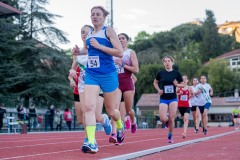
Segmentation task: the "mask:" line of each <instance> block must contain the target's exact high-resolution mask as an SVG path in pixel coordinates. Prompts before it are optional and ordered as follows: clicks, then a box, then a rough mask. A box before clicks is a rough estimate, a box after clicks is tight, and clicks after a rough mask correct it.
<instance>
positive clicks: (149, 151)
mask: <svg viewBox="0 0 240 160" xmlns="http://www.w3.org/2000/svg"><path fill="white" fill-rule="evenodd" d="M236 132H238V131H231V132H227V133H222V134H217V135H214V136H209V137H204V138H199V139H194V140H189V141H185V142H180V143H176V144H171V145H166V146H162V147H157V148H151V149H147V150H143V151H138V152H133V153H128V154H124V155H119V156H114V157H109V158H103V159H101V160H124V159H132V158H138V157H142V156H146V155H149V154H154V153H158V152H162V151H166V150H169V149H174V148H178V147H181V146H185V145H190V144H193V143H197V142H203V141H207V140H210V139H214V138H218V137H222V136H226V135H229V134H233V133H236Z"/></svg>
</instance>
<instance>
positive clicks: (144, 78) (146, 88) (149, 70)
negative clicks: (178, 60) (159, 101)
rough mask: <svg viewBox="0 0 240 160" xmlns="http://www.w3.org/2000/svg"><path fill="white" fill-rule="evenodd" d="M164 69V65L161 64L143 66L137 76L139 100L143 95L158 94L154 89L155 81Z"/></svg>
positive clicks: (137, 96)
mask: <svg viewBox="0 0 240 160" xmlns="http://www.w3.org/2000/svg"><path fill="white" fill-rule="evenodd" d="M162 69H164V67H163V65H159V64H148V65H141V67H140V71H139V73H138V74H137V79H138V80H137V83H136V97H135V98H136V99H139V98H140V96H141V95H142V93H156V90H155V89H154V87H153V80H154V79H155V77H156V75H157V73H158V72H159V71H160V70H162ZM135 102H137V101H135Z"/></svg>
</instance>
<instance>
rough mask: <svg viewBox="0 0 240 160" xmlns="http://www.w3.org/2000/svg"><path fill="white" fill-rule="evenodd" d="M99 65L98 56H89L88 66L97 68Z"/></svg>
mask: <svg viewBox="0 0 240 160" xmlns="http://www.w3.org/2000/svg"><path fill="white" fill-rule="evenodd" d="M99 67H100V61H99V56H89V57H88V68H99Z"/></svg>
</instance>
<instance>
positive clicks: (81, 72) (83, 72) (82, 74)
mask: <svg viewBox="0 0 240 160" xmlns="http://www.w3.org/2000/svg"><path fill="white" fill-rule="evenodd" d="M80 77H81V78H82V80H83V81H84V77H85V70H81V71H80Z"/></svg>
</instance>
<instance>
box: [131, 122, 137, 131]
mask: <svg viewBox="0 0 240 160" xmlns="http://www.w3.org/2000/svg"><path fill="white" fill-rule="evenodd" d="M136 131H137V124H136V123H134V124H132V125H131V132H132V133H135V132H136Z"/></svg>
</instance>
